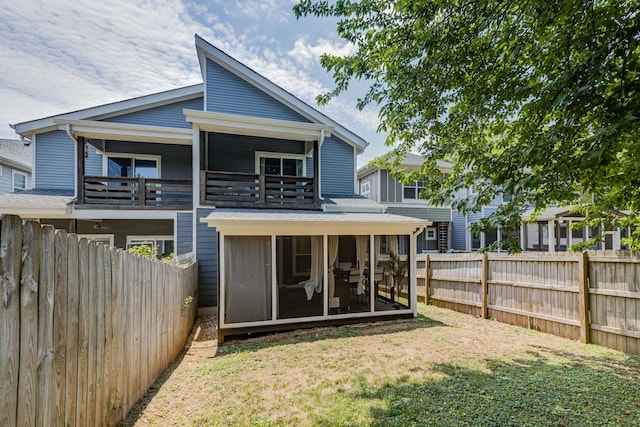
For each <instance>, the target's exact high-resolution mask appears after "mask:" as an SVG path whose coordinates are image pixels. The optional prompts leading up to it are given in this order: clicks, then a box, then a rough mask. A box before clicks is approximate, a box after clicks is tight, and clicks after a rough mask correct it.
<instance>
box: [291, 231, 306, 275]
mask: <svg viewBox="0 0 640 427" xmlns="http://www.w3.org/2000/svg"><path fill="white" fill-rule="evenodd" d="M300 237H308V236H293V239H291V246H292V247H291V253H292V258H293V259H292V264H293V265H292V267H293V268H292V274H293V276H305V275H308V274H309V272H308V271H298V261H297V260H298V256H305V255H309V258H311V252H309V254H305V253H300V254H299V253H298V250H297V248H298V246H297V241H296V240H297V239H298V238H300ZM309 250H311V248H309Z"/></svg>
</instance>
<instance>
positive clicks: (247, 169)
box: [209, 133, 309, 174]
mask: <svg viewBox="0 0 640 427" xmlns="http://www.w3.org/2000/svg"><path fill="white" fill-rule="evenodd" d="M304 148H305V144H304V142H300V141H287V140H282V139H273V138H259V137H252V136H244V135H228V134H222V133H210V134H209V170H213V171H225V172H242V173H256V151H267V152H272V153H292V154H304ZM307 164H308V163H307ZM308 172H309V171H308V170H307V174H308Z"/></svg>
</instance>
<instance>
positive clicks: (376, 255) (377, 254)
mask: <svg viewBox="0 0 640 427" xmlns="http://www.w3.org/2000/svg"><path fill="white" fill-rule="evenodd" d="M380 246H381V245H380V236H374V237H373V248H374V251H375V253H374V254H373V257H374V258H373V266H374V267H377V266H378V260H379V259H380Z"/></svg>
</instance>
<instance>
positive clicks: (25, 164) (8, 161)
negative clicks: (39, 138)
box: [0, 139, 31, 173]
mask: <svg viewBox="0 0 640 427" xmlns="http://www.w3.org/2000/svg"><path fill="white" fill-rule="evenodd" d="M0 164H5V165H8V166H10V167H12V168H14V169H19V170H22V171H24V172H29V173H30V172H31V146H28V145H25V144H24V142H23V141H21V140H16V139H0Z"/></svg>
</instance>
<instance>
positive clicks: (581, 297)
mask: <svg viewBox="0 0 640 427" xmlns="http://www.w3.org/2000/svg"><path fill="white" fill-rule="evenodd" d="M578 292H579V293H578V315H579V317H580V341H582V342H583V343H585V344H587V343H589V342H590V341H591V337H590V335H591V334H590V332H591V323H590V321H589V317H590V316H589V254H588V253H587V251H583V252H582V253H581V254H580V256H579V257H578Z"/></svg>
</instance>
